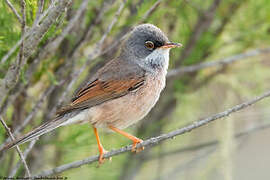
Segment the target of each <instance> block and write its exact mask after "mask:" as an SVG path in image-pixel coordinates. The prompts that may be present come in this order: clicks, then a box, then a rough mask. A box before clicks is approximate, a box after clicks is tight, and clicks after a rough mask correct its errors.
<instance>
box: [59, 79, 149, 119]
mask: <svg viewBox="0 0 270 180" xmlns="http://www.w3.org/2000/svg"><path fill="white" fill-rule="evenodd" d="M144 81H145V77H144V76H142V77H137V78H127V79H124V80H108V81H101V80H98V79H96V80H94V81H93V82H92V83H90V84H88V85H87V86H86V87H84V88H82V89H81V90H80V91H79V92H78V93H77V95H76V96H75V97H74V98H73V99H72V102H71V104H69V105H68V106H66V107H64V108H62V109H61V110H60V111H58V113H57V114H58V115H63V114H66V113H68V112H71V111H73V110H76V109H86V108H90V107H92V106H95V105H98V104H101V103H103V102H106V101H108V100H112V99H115V98H119V97H121V96H124V95H126V94H128V93H129V92H130V91H133V90H135V89H137V88H139V87H140V86H141V85H143V83H144Z"/></svg>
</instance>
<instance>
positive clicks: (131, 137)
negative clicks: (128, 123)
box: [109, 125, 144, 153]
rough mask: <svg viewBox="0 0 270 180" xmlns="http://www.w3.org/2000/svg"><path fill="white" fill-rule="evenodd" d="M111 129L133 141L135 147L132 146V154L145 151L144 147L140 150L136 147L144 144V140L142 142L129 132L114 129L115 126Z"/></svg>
mask: <svg viewBox="0 0 270 180" xmlns="http://www.w3.org/2000/svg"><path fill="white" fill-rule="evenodd" d="M109 128H110V129H111V130H113V131H115V132H117V133H119V134H122V135H123V136H125V137H127V138H128V139H130V140H132V141H133V145H132V149H131V151H132V152H136V153H137V152H140V151H142V150H144V147H141V148H139V149H136V145H137V144H138V143H141V142H143V140H141V139H139V138H137V137H135V136H132V135H131V134H128V133H127V132H124V131H122V130H120V129H118V128H116V127H114V126H111V125H109Z"/></svg>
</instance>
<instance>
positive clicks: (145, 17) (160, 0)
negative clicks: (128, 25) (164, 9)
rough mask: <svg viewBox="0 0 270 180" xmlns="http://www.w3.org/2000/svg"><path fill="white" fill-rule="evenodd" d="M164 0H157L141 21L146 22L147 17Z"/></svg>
mask: <svg viewBox="0 0 270 180" xmlns="http://www.w3.org/2000/svg"><path fill="white" fill-rule="evenodd" d="M162 1H163V0H157V1H156V2H155V3H154V4H153V5H152V6H151V7H150V9H149V10H148V11H147V12H146V13H145V14H144V15H143V17H142V19H141V22H145V21H146V19H147V18H148V17H149V16H150V15H151V14H152V13H153V12H154V11H155V10H156V9H157V7H158V6H159V5H160V3H161V2H162Z"/></svg>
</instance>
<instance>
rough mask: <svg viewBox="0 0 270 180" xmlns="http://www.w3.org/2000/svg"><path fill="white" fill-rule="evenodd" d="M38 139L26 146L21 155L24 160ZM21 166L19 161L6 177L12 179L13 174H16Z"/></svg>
mask: <svg viewBox="0 0 270 180" xmlns="http://www.w3.org/2000/svg"><path fill="white" fill-rule="evenodd" d="M37 140H38V139H35V140H33V141H31V142H30V144H29V145H28V147H27V148H26V150H25V151H24V153H23V156H24V158H25V159H26V158H27V156H28V154H29V153H30V151H31V150H32V148H33V147H34V145H35V144H36V142H37ZM20 166H21V161H19V162H17V164H16V165H15V167H14V168H13V169H12V171H11V172H10V174H9V175H8V177H13V176H15V174H16V173H17V171H18V169H19V167H20Z"/></svg>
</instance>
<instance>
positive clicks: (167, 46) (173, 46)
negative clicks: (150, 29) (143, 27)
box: [161, 42, 183, 49]
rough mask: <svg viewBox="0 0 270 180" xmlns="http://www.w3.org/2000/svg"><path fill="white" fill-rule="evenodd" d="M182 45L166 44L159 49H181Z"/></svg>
mask: <svg viewBox="0 0 270 180" xmlns="http://www.w3.org/2000/svg"><path fill="white" fill-rule="evenodd" d="M182 46H183V45H182V44H180V43H174V42H168V43H166V44H164V45H163V46H161V48H163V49H168V48H169V49H170V48H176V47H182Z"/></svg>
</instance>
